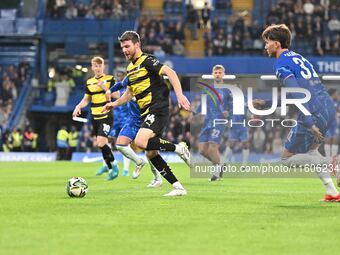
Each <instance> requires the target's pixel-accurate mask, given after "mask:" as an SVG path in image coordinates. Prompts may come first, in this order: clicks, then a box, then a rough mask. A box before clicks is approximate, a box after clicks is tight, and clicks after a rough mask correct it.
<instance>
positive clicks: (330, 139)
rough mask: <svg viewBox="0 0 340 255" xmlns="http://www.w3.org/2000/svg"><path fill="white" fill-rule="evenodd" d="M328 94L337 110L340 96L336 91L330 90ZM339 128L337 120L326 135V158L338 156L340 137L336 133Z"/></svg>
mask: <svg viewBox="0 0 340 255" xmlns="http://www.w3.org/2000/svg"><path fill="white" fill-rule="evenodd" d="M328 94H329V95H330V97H331V98H332V100H333V103H334V107H335V109H336V110H337V109H338V107H339V103H338V95H337V92H336V89H329V90H328ZM335 120H336V119H335ZM337 127H338V122H337V120H336V121H334V122H332V126H331V127H330V128H329V130H328V131H327V133H326V138H325V154H326V157H330V156H334V155H337V154H338V137H337V133H336V132H337Z"/></svg>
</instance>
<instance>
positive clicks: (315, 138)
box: [253, 24, 340, 202]
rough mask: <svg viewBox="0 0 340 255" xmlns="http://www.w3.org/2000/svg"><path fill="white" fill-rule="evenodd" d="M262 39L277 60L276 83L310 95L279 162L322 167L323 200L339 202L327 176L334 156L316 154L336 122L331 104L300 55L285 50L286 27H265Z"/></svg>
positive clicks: (265, 103) (260, 102)
mask: <svg viewBox="0 0 340 255" xmlns="http://www.w3.org/2000/svg"><path fill="white" fill-rule="evenodd" d="M262 38H263V40H264V42H265V50H266V51H267V53H268V55H269V56H270V57H275V58H276V59H277V60H276V63H275V74H276V76H277V78H278V80H279V81H280V84H281V85H282V86H284V87H289V88H303V89H306V90H308V91H309V92H310V94H311V98H310V100H309V101H308V102H306V103H304V104H303V107H304V108H305V109H306V110H307V111H308V112H309V113H310V115H308V114H304V113H303V112H302V110H301V109H300V111H299V113H298V118H297V125H296V126H295V127H293V128H292V129H291V131H290V133H289V134H288V136H287V139H286V141H285V144H284V149H283V152H282V163H283V164H285V165H288V166H291V165H297V166H304V167H312V166H315V167H317V166H321V168H322V169H324V168H326V169H327V171H316V173H317V175H318V176H319V178H320V179H321V181H322V183H323V184H324V186H325V189H326V194H325V196H324V198H323V201H331V202H340V194H339V192H338V191H337V189H336V188H335V185H334V183H333V181H332V178H331V174H330V172H331V171H332V170H333V171H334V170H335V172H338V171H336V170H337V168H338V166H337V157H333V158H331V157H323V156H322V155H321V154H320V153H319V152H318V147H319V145H320V143H321V142H322V141H323V140H324V137H325V135H326V133H327V131H328V130H329V129H330V127H331V126H332V125H333V123H334V122H335V121H336V119H335V114H336V110H335V107H334V103H333V101H332V99H331V98H330V96H329V94H328V93H327V90H326V89H325V87H324V86H323V84H322V83H321V81H320V79H319V77H318V74H317V73H316V72H315V70H314V68H313V65H312V64H311V63H310V62H309V61H308V60H307V59H305V58H304V57H303V56H301V55H300V54H298V53H296V52H294V51H291V50H289V49H288V48H289V47H290V44H291V32H290V30H289V28H288V27H287V26H286V25H284V24H280V25H271V26H269V27H267V28H266V29H265V30H264V31H263V33H262ZM301 95H302V94H301V93H295V92H294V93H289V95H288V97H289V98H293V99H301ZM253 103H254V106H255V107H261V106H262V107H269V106H271V105H272V102H271V101H264V100H254V102H253ZM337 175H338V174H337ZM337 180H338V178H337Z"/></svg>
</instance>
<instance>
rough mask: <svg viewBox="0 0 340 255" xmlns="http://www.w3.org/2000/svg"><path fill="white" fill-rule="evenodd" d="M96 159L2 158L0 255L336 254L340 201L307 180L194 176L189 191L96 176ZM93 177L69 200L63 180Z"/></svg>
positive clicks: (185, 174)
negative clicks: (182, 193)
mask: <svg viewBox="0 0 340 255" xmlns="http://www.w3.org/2000/svg"><path fill="white" fill-rule="evenodd" d="M98 167H99V164H83V163H70V162H60V163H59V162H58V163H0V254H10V255H13V254H20V255H22V254H34V255H37V254H57V255H60V254H148V255H150V254H159V255H162V254H214V255H216V254H335V253H337V248H338V243H337V241H338V239H337V236H338V234H339V215H340V204H337V203H322V202H319V199H321V198H322V196H323V191H324V189H323V187H322V184H321V182H320V181H319V180H318V179H317V178H314V179H313V178H309V179H265V178H263V179H255V178H253V179H250V178H249V179H224V180H223V181H221V182H217V183H209V182H208V181H207V179H193V178H190V177H189V175H190V173H189V169H188V168H187V167H185V166H184V165H182V164H173V165H172V169H173V170H174V172H175V173H176V175H177V176H178V177H179V179H180V180H181V181H182V183H183V185H184V186H185V187H186V188H187V190H188V195H187V196H186V197H168V198H167V197H163V196H162V195H163V194H165V193H166V192H168V191H169V190H170V189H171V187H170V185H168V184H167V183H164V184H163V187H162V188H160V189H147V188H146V185H147V184H148V183H149V181H150V180H151V177H152V176H151V173H150V171H149V169H148V166H147V167H145V169H143V172H142V175H141V176H140V179H138V180H132V179H131V178H130V177H121V176H120V177H119V178H118V179H116V180H114V181H112V182H107V181H105V180H104V178H105V176H100V177H96V176H94V173H95V172H96V170H97V168H98ZM72 176H81V177H83V178H85V179H86V180H87V182H88V184H89V192H88V194H87V196H86V197H85V198H78V199H77V198H69V197H68V196H67V194H66V191H65V186H66V182H67V180H68V179H69V178H70V177H72Z"/></svg>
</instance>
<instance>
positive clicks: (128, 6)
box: [46, 0, 141, 19]
mask: <svg viewBox="0 0 340 255" xmlns="http://www.w3.org/2000/svg"><path fill="white" fill-rule="evenodd" d="M140 4H141V1H139V0H114V1H112V0H103V1H102V0H49V1H48V2H47V8H46V11H47V13H46V15H47V16H48V17H51V18H57V19H59V18H66V19H76V18H84V19H125V18H128V17H129V16H131V14H132V13H134V12H135V11H137V10H138V9H139V8H140Z"/></svg>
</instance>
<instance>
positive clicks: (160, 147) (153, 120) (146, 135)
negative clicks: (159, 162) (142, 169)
mask: <svg viewBox="0 0 340 255" xmlns="http://www.w3.org/2000/svg"><path fill="white" fill-rule="evenodd" d="M167 122H168V115H167V114H165V115H158V114H153V113H149V114H148V115H147V116H146V117H145V118H144V121H143V123H142V125H141V129H139V131H138V133H137V136H136V138H135V143H136V145H137V146H138V147H140V148H142V149H144V150H148V151H152V150H156V151H173V152H176V153H177V154H178V155H179V156H180V157H181V158H182V159H183V160H184V162H185V163H186V164H187V165H188V166H190V164H191V163H190V151H189V149H188V147H187V145H186V144H185V142H181V143H179V144H174V143H172V142H169V141H167V140H164V139H162V138H160V136H161V134H162V132H163V130H164V128H165V126H166V124H167ZM155 134H156V135H155ZM157 169H158V168H157Z"/></svg>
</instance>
